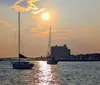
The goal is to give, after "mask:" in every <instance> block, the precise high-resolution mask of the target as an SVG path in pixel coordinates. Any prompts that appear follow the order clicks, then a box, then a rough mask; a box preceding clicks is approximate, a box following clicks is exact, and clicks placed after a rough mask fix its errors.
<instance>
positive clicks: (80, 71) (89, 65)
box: [0, 61, 100, 85]
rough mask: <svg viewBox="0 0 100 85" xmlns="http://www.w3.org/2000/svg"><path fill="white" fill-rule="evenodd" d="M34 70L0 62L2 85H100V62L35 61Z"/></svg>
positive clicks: (0, 82) (0, 80) (0, 84)
mask: <svg viewBox="0 0 100 85" xmlns="http://www.w3.org/2000/svg"><path fill="white" fill-rule="evenodd" d="M34 64H35V66H34V67H33V69H32V70H16V69H12V66H11V63H10V62H8V61H1V62H0V85H100V62H59V63H58V64H57V65H47V64H46V62H45V61H39V62H34Z"/></svg>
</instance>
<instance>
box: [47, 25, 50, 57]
mask: <svg viewBox="0 0 100 85" xmlns="http://www.w3.org/2000/svg"><path fill="white" fill-rule="evenodd" d="M50 55H51V26H50V27H49V42H48V52H47V56H48V57H49V56H50Z"/></svg>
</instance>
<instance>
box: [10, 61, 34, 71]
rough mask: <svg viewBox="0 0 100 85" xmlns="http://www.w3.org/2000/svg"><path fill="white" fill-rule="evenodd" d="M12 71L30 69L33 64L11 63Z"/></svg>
mask: <svg viewBox="0 0 100 85" xmlns="http://www.w3.org/2000/svg"><path fill="white" fill-rule="evenodd" d="M12 66H13V68H14V69H32V67H33V66H34V64H32V63H29V62H12Z"/></svg>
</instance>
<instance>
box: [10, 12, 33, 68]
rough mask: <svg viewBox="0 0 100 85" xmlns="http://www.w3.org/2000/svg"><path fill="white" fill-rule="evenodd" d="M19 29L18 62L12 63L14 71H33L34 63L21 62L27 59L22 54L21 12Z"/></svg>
mask: <svg viewBox="0 0 100 85" xmlns="http://www.w3.org/2000/svg"><path fill="white" fill-rule="evenodd" d="M18 28H19V29H18V48H19V49H18V52H19V53H18V61H16V62H11V63H12V66H13V68H14V69H31V68H32V67H33V66H34V64H33V63H30V62H28V61H27V62H26V61H25V62H24V61H21V58H27V57H26V56H24V55H22V54H21V53H20V12H18Z"/></svg>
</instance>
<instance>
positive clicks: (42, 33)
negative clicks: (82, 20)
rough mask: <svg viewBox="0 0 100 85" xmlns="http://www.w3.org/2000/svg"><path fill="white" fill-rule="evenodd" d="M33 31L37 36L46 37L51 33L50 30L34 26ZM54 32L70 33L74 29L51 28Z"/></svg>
mask: <svg viewBox="0 0 100 85" xmlns="http://www.w3.org/2000/svg"><path fill="white" fill-rule="evenodd" d="M32 32H33V33H34V35H35V36H37V37H45V36H48V35H49V30H47V29H46V30H45V29H36V28H32ZM51 32H52V33H55V34H57V35H58V34H68V33H71V32H72V30H66V29H62V30H61V29H52V30H51Z"/></svg>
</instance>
